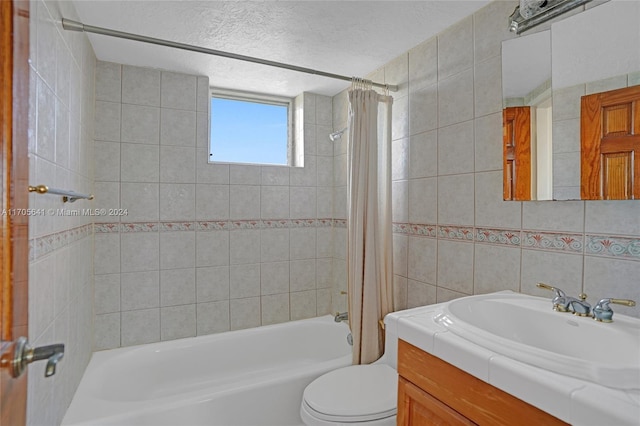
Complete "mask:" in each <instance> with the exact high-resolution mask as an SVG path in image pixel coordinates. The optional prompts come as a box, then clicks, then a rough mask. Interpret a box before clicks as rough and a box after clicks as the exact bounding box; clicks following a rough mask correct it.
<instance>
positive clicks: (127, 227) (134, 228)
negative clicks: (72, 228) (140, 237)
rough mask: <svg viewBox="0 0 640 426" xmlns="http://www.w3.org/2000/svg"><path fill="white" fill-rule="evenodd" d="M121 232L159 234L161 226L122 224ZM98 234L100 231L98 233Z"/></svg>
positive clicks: (152, 224) (154, 224)
mask: <svg viewBox="0 0 640 426" xmlns="http://www.w3.org/2000/svg"><path fill="white" fill-rule="evenodd" d="M119 229H120V232H158V230H159V229H160V225H159V224H158V223H157V222H155V223H153V222H151V223H121V224H120V228H119ZM96 232H98V231H96Z"/></svg>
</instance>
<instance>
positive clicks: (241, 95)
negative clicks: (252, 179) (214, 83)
mask: <svg viewBox="0 0 640 426" xmlns="http://www.w3.org/2000/svg"><path fill="white" fill-rule="evenodd" d="M212 98H219V99H228V100H234V101H244V102H254V103H259V104H266V105H277V106H286V107H287V163H286V164H273V163H250V162H234V161H217V160H214V159H213V149H212V148H213V146H212V144H211V128H212V126H213V122H212V116H213V115H212V111H211V99H212ZM293 109H294V99H293V98H288V97H285V96H276V95H269V94H264V93H255V92H244V91H240V90H232V89H222V88H217V87H210V88H209V123H208V124H209V126H208V129H209V131H208V132H207V139H208V142H209V143H208V151H209V156H208V158H207V161H208V163H209V164H234V165H254V166H274V167H295V166H297V164H295V158H296V155H295V151H296V147H295V143H294V142H295V141H294V137H293V135H294V132H293V127H294V123H293Z"/></svg>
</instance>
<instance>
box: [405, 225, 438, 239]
mask: <svg viewBox="0 0 640 426" xmlns="http://www.w3.org/2000/svg"><path fill="white" fill-rule="evenodd" d="M409 228H410V229H411V233H410V235H420V236H423V237H431V238H435V237H436V236H437V235H438V227H437V226H436V225H427V224H423V223H412V224H411V225H410V227H409Z"/></svg>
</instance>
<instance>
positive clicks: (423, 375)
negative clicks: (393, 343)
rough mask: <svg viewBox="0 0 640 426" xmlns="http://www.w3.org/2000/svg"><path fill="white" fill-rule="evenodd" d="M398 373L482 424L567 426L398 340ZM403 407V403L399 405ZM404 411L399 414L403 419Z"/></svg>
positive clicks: (492, 425) (493, 425)
mask: <svg viewBox="0 0 640 426" xmlns="http://www.w3.org/2000/svg"><path fill="white" fill-rule="evenodd" d="M398 373H399V374H400V376H402V377H404V378H405V379H407V380H408V381H410V382H412V383H413V384H415V385H416V386H418V387H419V388H420V389H422V390H424V391H425V392H427V393H429V394H430V395H431V396H433V397H434V398H436V399H438V400H439V401H440V402H442V403H443V404H445V405H447V406H449V407H451V408H452V409H454V410H455V411H457V412H458V413H460V414H462V415H463V416H464V417H466V418H467V419H469V420H471V421H473V422H475V423H477V424H480V425H491V426H498V425H505V426H507V425H517V424H522V422H523V419H526V422H525V423H527V424H532V425H545V426H552V425H566V423H564V422H563V421H561V420H559V419H558V418H556V417H553V416H552V415H550V414H548V413H546V412H544V411H542V410H540V409H539V408H536V407H534V406H532V405H530V404H527V403H526V402H524V401H522V400H520V399H518V398H516V397H514V396H513V395H510V394H508V393H506V392H504V391H502V390H500V389H498V388H496V387H495V386H492V385H490V384H488V383H486V382H484V381H482V380H480V379H478V378H476V377H474V376H472V375H470V374H469V373H467V372H465V371H463V370H460V369H459V368H457V367H454V366H453V365H451V364H449V363H447V362H445V361H443V360H441V359H440V358H437V357H435V356H433V355H431V354H429V353H427V352H424V351H423V350H421V349H419V348H417V347H415V346H413V345H411V344H410V343H407V342H405V341H404V340H398ZM399 407H400V406H399ZM400 416H401V414H400V413H399V414H398V417H399V418H400Z"/></svg>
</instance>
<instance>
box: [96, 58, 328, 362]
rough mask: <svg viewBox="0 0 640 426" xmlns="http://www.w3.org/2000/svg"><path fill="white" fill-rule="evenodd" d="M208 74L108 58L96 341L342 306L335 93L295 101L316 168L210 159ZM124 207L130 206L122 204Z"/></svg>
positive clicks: (273, 319)
mask: <svg viewBox="0 0 640 426" xmlns="http://www.w3.org/2000/svg"><path fill="white" fill-rule="evenodd" d="M208 108H209V82H208V79H207V78H206V77H197V76H192V75H185V74H175V73H172V72H167V71H161V70H157V69H149V68H139V67H132V66H127V65H120V64H115V63H107V62H98V65H97V70H96V131H95V138H96V147H95V158H96V194H98V196H97V199H96V205H97V207H99V208H104V209H107V211H108V210H109V209H123V210H125V209H126V214H123V215H119V216H110V217H103V218H99V219H97V220H96V222H99V223H98V224H97V225H96V237H95V239H96V252H95V282H96V291H95V301H94V303H95V313H96V317H95V349H96V350H100V349H107V348H114V347H119V346H129V345H136V344H142V343H150V342H156V341H160V340H170V339H176V338H181V337H189V336H196V335H202V334H210V333H216V332H222V331H227V330H237V329H242V328H247V327H254V326H258V325H266V324H273V323H278V322H283V321H289V320H295V319H302V318H307V317H313V316H316V315H322V314H325V313H329V312H330V311H331V309H330V308H331V291H330V288H331V285H332V281H331V264H332V259H331V252H332V246H331V244H332V238H331V229H332V224H333V221H332V220H331V219H332V215H331V213H332V177H333V146H332V144H331V143H330V142H329V139H328V134H329V133H330V132H331V117H332V114H331V98H329V97H325V96H319V95H314V94H311V93H305V94H302V95H300V96H298V97H297V98H296V99H295V114H294V116H295V119H294V121H295V123H294V124H295V133H296V137H297V138H304V147H305V148H304V149H305V151H304V155H305V158H304V167H292V168H290V167H284V166H259V165H237V164H208V163H207V157H208V147H207V144H208ZM122 213H124V212H122Z"/></svg>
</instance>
